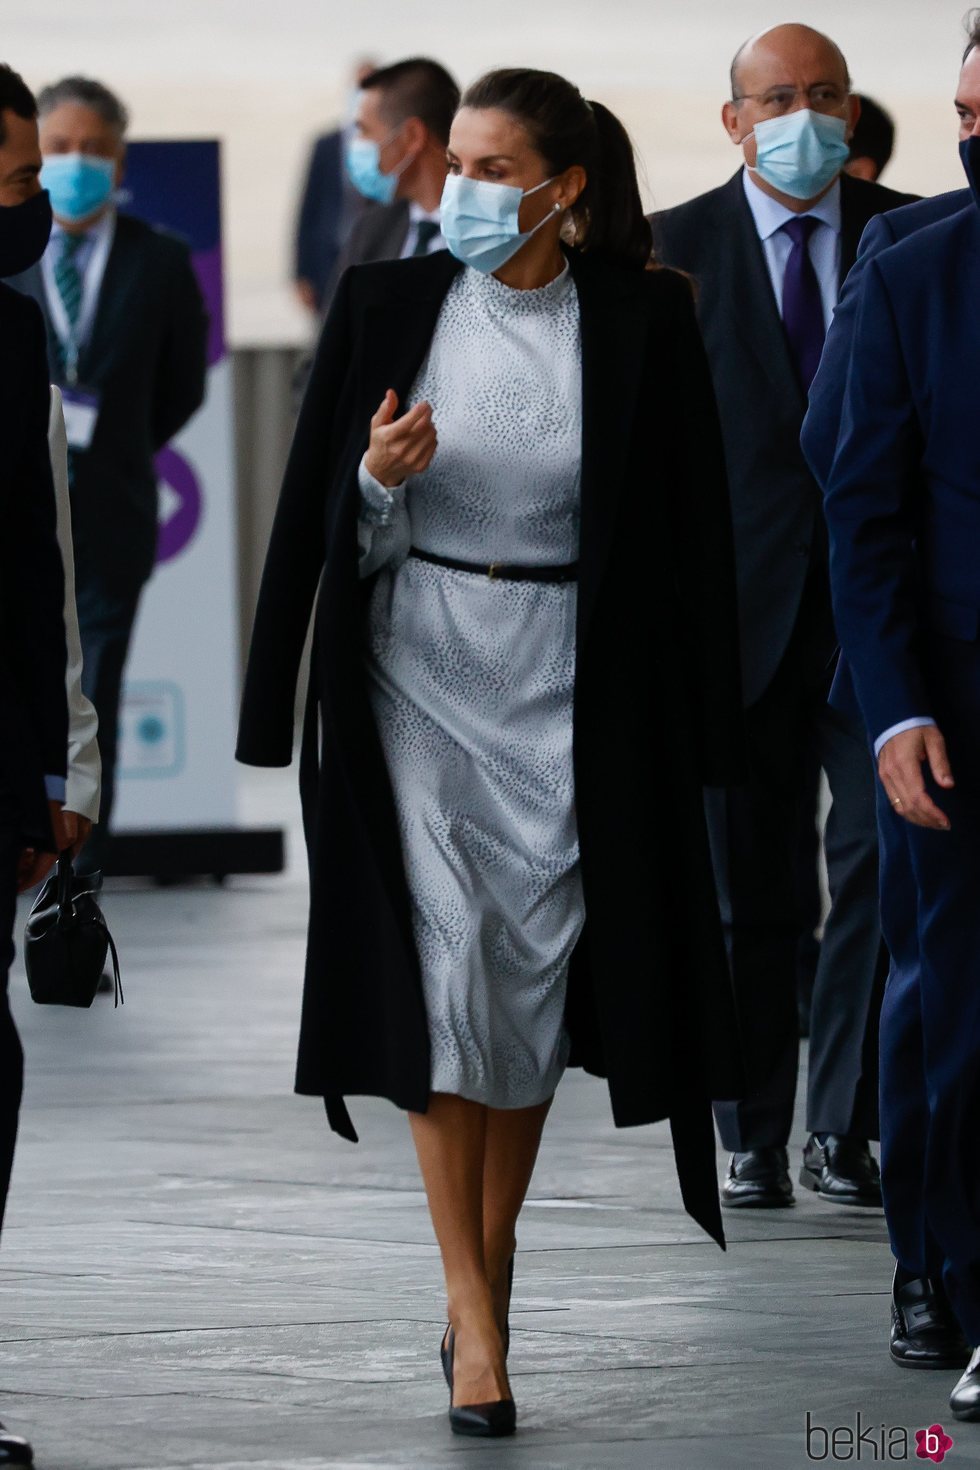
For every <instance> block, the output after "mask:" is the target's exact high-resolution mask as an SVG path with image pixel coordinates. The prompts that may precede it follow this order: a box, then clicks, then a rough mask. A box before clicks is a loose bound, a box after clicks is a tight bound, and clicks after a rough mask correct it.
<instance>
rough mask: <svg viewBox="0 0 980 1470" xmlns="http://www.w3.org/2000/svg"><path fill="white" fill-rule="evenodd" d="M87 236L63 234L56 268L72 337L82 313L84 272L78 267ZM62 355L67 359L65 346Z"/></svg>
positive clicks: (57, 283)
mask: <svg viewBox="0 0 980 1470" xmlns="http://www.w3.org/2000/svg"><path fill="white" fill-rule="evenodd" d="M85 238H86V237H85V236H84V235H62V237H61V254H60V255H59V256H58V259H57V262H56V264H55V268H54V283H55V285H56V286H57V288H58V295H59V296H60V297H61V304H62V306H63V307H64V308H65V316H66V317H67V319H68V333H69V337H71V338H73V337H74V336H75V332H76V329H77V327H78V320H79V317H80V316H81V314H82V273H81V271H80V270H79V269H78V260H77V256H78V252H79V250H80V249H81V247H82V245H83V244H84V243H85ZM62 355H63V356H64V357H65V358H66V359H67V353H66V352H65V350H64V347H63V348H62Z"/></svg>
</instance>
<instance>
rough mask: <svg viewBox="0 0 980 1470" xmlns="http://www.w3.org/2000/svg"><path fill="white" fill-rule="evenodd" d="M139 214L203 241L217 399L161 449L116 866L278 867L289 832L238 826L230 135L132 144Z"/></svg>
mask: <svg viewBox="0 0 980 1470" xmlns="http://www.w3.org/2000/svg"><path fill="white" fill-rule="evenodd" d="M124 189H125V202H124V203H123V204H122V206H121V207H122V209H123V211H124V212H125V213H128V214H132V215H135V216H137V217H138V218H140V219H144V220H147V221H148V222H149V223H150V224H153V225H156V226H159V227H162V228H164V229H168V230H172V231H173V232H174V233H175V234H178V235H180V236H182V237H183V238H184V239H185V240H187V241H188V243H189V244H190V247H191V251H192V256H193V263H194V269H195V272H196V274H197V278H198V281H199V283H200V286H201V290H202V293H203V295H204V299H205V303H206V306H207V310H208V314H209V317H210V335H209V340H208V379H207V398H206V400H205V403H204V405H203V407H202V408H201V409H200V410H199V411H198V413H196V414H195V415H194V417H193V418H192V419H191V421H190V422H189V423H188V424H187V425H186V427H185V428H184V429H183V430H182V431H181V432H180V434H179V435H178V436H177V437H176V438H175V439H174V440H173V442H172V443H170V444H168V445H167V446H166V448H164V449H163V451H162V452H161V453H160V455H159V456H158V459H157V470H158V473H159V480H160V485H159V494H160V509H159V517H160V538H159V548H158V552H157V565H156V568H155V571H154V574H153V577H152V579H151V581H150V582H149V584H148V586H147V587H146V589H145V591H144V594H143V599H142V602H141V604H140V612H139V618H138V621H137V625H136V634H135V637H134V641H133V646H132V650H131V653H130V658H129V662H128V665H127V669H126V682H125V689H124V693H123V703H122V714H121V724H120V745H119V770H118V784H117V801H116V809H115V815H114V821H113V829H114V837H113V843H112V856H111V859H110V863H109V865H108V868H109V871H110V872H112V873H121V872H125V873H134V872H140V873H156V874H159V875H161V876H164V875H176V874H180V873H192V872H214V873H218V874H223V873H230V872H246V871H247V872H256V871H263V872H265V871H278V870H279V869H280V868H281V867H282V834H281V833H279V832H255V831H253V832H245V831H244V830H243V829H241V828H240V827H238V826H237V799H236V797H237V791H236V788H237V768H236V766H235V762H234V749H235V727H236V723H237V715H238V699H239V668H238V663H239V660H238V637H239V633H238V574H237V547H238V537H237V518H236V508H235V477H234V450H233V403H232V382H231V363H230V359H229V356H228V352H227V348H226V344H225V338H224V299H223V281H222V261H221V169H220V146H219V144H218V143H217V142H216V141H201V142H145V143H131V144H130V145H129V148H128V151H127V157H126V179H125V185H124Z"/></svg>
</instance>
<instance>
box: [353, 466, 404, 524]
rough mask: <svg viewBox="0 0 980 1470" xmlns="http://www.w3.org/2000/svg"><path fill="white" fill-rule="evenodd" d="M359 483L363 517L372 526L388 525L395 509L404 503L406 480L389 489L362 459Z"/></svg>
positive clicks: (358, 476)
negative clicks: (375, 476)
mask: <svg viewBox="0 0 980 1470" xmlns="http://www.w3.org/2000/svg"><path fill="white" fill-rule="evenodd" d="M366 458H367V456H366V455H365V459H366ZM357 483H358V485H359V486H360V490H361V519H362V520H364V521H367V523H368V524H369V525H371V526H387V525H388V523H389V521H390V520H391V517H392V515H393V514H394V512H395V510H397V509H398V507H399V506H401V505H402V504H404V500H405V481H404V480H403V481H402V482H401V484H400V485H392V487H391V488H390V489H389V488H388V487H387V486H386V485H382V483H381V481H380V480H376V479H375V478H374V476H373V475H372V473H371V471H370V470H369V469H368V468H367V466H366V464H365V463H364V460H363V459H362V460H361V467H360V469H359V470H358V472H357Z"/></svg>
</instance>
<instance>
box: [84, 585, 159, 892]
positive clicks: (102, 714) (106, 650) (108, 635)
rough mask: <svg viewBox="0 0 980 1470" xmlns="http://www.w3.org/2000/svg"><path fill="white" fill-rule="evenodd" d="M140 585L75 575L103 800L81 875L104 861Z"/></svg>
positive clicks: (86, 680) (86, 681) (92, 870)
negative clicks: (96, 726) (121, 707)
mask: <svg viewBox="0 0 980 1470" xmlns="http://www.w3.org/2000/svg"><path fill="white" fill-rule="evenodd" d="M142 590H143V584H142V583H132V582H127V581H116V580H114V579H111V578H107V577H104V576H101V575H91V574H89V573H87V572H85V571H83V569H82V568H79V570H78V581H77V584H76V603H77V606H78V629H79V633H80V635H81V643H82V657H83V659H84V666H83V669H82V689H83V691H84V693H85V695H86V696H87V697H88V698H89V699H90V700H91V701H92V703H93V704H94V706H95V712H96V714H97V715H98V717H99V753H100V755H101V757H102V797H101V801H100V804H99V824H98V826H97V827H96V829H95V831H94V832H93V834H92V836H91V837H90V839H89V841H88V842H87V843H86V845H85V847H84V849H83V851H82V853H81V855H80V858H79V860H78V863H77V864H76V866H77V868H78V870H79V871H80V872H84V873H92V872H97V871H98V870H99V869H100V868H101V867H102V866H103V863H104V861H105V854H106V847H107V843H108V837H109V830H110V826H109V824H110V821H111V818H112V806H113V801H114V800H115V794H116V752H117V748H118V743H119V704H120V698H121V694H122V680H123V672H124V670H125V667H126V658H127V655H128V653H129V645H130V641H131V639H132V634H133V627H134V624H135V622H136V613H137V609H138V607H139V599H140V593H141V592H142Z"/></svg>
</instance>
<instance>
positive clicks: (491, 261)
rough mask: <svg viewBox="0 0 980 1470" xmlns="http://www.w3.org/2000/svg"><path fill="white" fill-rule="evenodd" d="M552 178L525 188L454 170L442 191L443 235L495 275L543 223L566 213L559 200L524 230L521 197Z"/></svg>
mask: <svg viewBox="0 0 980 1470" xmlns="http://www.w3.org/2000/svg"><path fill="white" fill-rule="evenodd" d="M551 183H554V180H553V179H545V181H544V183H543V184H537V185H536V186H535V187H534V188H533V189H528V190H527V192H526V193H525V192H524V191H523V190H521V189H519V188H518V187H517V186H516V185H513V184H495V183H492V182H491V181H490V180H489V179H465V178H463V176H462V174H449V175H448V177H447V179H446V185H445V188H444V189H443V191H442V202H441V204H440V205H439V214H440V218H441V221H442V237H443V239H444V240H445V242H446V244H447V245H448V246H449V249H450V250H451V251H452V253H453V255H455V257H456V259H457V260H461V261H462V262H463V264H464V265H471V266H474V267H475V269H476V270H478V271H485V272H487V274H491V275H492V273H493V272H494V271H498V270H499V269H500V267H501V266H502V265H506V264H507V262H508V260H510V258H511V256H513V255H516V254H517V252H518V250H520V248H521V246H522V245H524V244H526V243H527V241H528V240H530V238H531V236H532V235H534V234H536V233H537V232H538V230H540V228H541V226H542V225H546V224H547V223H548V221H549V220H550V219H553V218H554V216H555V215H556V214H561V205H560V204H556V205H555V207H554V209H553V210H552V211H550V212H549V213H548V214H546V215H545V217H544V219H542V220H539V221H538V223H537V224H536V225H535V226H534V229H533V230H525V231H524V232H523V233H522V232H521V226H520V222H519V217H520V212H521V200H522V199H527V198H528V197H529V196H530V195H531V194H536V193H537V192H538V190H539V189H544V188H545V187H546V186H547V185H548V184H551Z"/></svg>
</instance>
